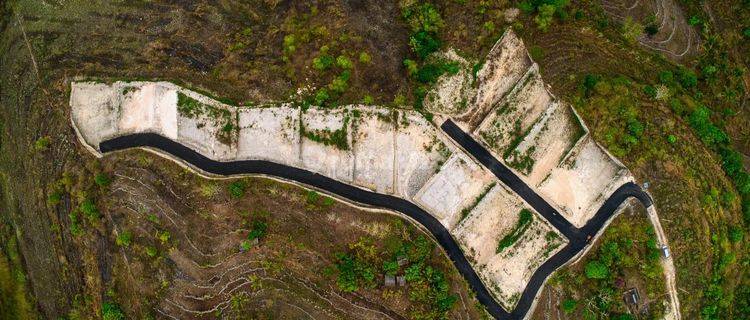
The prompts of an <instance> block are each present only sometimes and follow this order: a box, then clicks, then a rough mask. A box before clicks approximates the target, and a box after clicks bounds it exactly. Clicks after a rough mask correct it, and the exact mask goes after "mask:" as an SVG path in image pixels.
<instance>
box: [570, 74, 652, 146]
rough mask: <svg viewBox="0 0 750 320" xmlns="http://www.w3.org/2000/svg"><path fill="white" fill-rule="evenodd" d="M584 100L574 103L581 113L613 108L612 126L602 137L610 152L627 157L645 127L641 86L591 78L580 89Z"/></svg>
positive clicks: (577, 100) (628, 80)
mask: <svg viewBox="0 0 750 320" xmlns="http://www.w3.org/2000/svg"><path fill="white" fill-rule="evenodd" d="M579 92H580V93H581V94H580V96H578V97H575V98H574V99H573V104H574V106H575V107H576V109H578V110H585V109H586V108H599V107H600V106H601V108H604V106H606V107H607V108H611V109H614V110H616V111H615V112H614V115H613V116H612V119H611V120H609V121H610V123H611V125H610V126H608V127H607V129H606V130H605V132H604V135H603V137H602V140H603V142H604V143H605V145H606V146H607V149H609V151H610V152H612V154H613V155H615V156H616V157H620V158H621V157H624V156H626V155H627V154H629V153H630V152H631V150H632V149H633V148H634V147H636V146H637V145H638V144H639V143H640V142H641V138H642V137H643V134H644V130H646V127H645V125H644V124H643V122H641V120H640V119H639V114H640V112H639V108H640V100H639V99H641V98H642V96H639V95H638V92H639V90H638V89H637V85H636V84H635V83H634V82H633V81H631V80H630V79H627V78H625V77H614V78H605V77H602V76H599V75H592V74H587V75H586V76H585V77H584V79H583V81H582V83H581V86H580V87H579Z"/></svg>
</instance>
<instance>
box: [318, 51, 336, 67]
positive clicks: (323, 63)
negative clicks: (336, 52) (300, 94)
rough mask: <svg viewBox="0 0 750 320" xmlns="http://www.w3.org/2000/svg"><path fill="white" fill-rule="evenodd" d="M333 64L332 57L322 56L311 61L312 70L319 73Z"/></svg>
mask: <svg viewBox="0 0 750 320" xmlns="http://www.w3.org/2000/svg"><path fill="white" fill-rule="evenodd" d="M334 62H335V60H334V59H333V57H332V56H329V55H327V54H323V55H320V56H318V57H315V58H314V59H313V68H315V69H317V70H320V71H324V70H326V69H328V68H330V67H331V66H332V65H333V63H334Z"/></svg>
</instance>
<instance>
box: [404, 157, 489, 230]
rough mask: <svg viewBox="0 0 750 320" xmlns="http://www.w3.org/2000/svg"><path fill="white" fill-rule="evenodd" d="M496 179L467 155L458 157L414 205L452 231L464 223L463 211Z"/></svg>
mask: <svg viewBox="0 0 750 320" xmlns="http://www.w3.org/2000/svg"><path fill="white" fill-rule="evenodd" d="M493 181H494V176H493V175H492V174H490V173H489V172H488V171H487V170H485V169H484V168H483V167H481V166H480V165H478V164H476V163H475V162H474V161H473V160H471V159H469V158H468V157H467V156H466V155H464V154H454V155H453V156H451V158H450V159H448V161H447V162H446V163H445V164H444V165H443V167H441V168H440V171H439V172H437V174H435V175H434V176H433V177H432V178H430V180H429V181H427V183H426V184H425V185H424V187H423V188H422V190H420V191H419V193H417V195H416V197H414V201H415V202H417V204H419V205H420V206H422V207H424V208H426V209H427V211H428V212H430V214H432V215H433V216H435V217H436V218H437V219H438V220H439V221H440V223H441V224H443V226H445V228H446V229H448V230H451V229H453V227H454V226H455V225H456V224H457V223H458V222H459V220H460V219H461V211H462V210H463V209H464V208H466V207H469V206H470V205H471V204H472V202H473V201H474V199H476V198H477V197H479V196H480V195H481V194H482V191H483V190H484V189H486V188H487V186H488V185H490V184H491V183H493Z"/></svg>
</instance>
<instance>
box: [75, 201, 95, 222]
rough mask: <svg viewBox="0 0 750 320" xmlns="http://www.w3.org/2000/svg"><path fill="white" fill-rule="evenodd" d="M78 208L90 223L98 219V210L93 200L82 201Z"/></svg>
mask: <svg viewBox="0 0 750 320" xmlns="http://www.w3.org/2000/svg"><path fill="white" fill-rule="evenodd" d="M78 208H79V209H80V210H81V212H83V214H84V215H85V216H86V218H87V219H88V220H89V221H90V222H95V221H97V220H98V219H99V209H97V208H96V204H95V203H94V201H93V200H91V199H86V200H83V202H81V205H80V206H79V207H78Z"/></svg>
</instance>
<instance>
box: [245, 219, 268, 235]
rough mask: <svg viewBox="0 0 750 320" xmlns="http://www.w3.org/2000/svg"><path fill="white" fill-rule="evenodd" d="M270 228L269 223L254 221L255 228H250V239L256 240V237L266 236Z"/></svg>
mask: <svg viewBox="0 0 750 320" xmlns="http://www.w3.org/2000/svg"><path fill="white" fill-rule="evenodd" d="M267 230H268V224H267V223H265V222H263V221H260V220H255V221H253V228H252V230H250V233H248V235H247V239H248V240H255V239H261V238H263V237H265V235H266V231H267Z"/></svg>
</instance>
